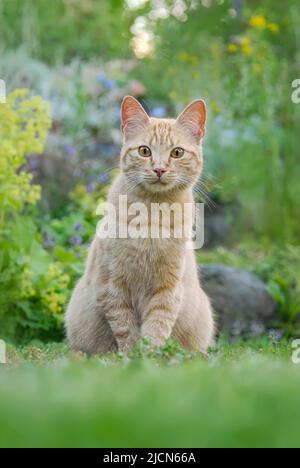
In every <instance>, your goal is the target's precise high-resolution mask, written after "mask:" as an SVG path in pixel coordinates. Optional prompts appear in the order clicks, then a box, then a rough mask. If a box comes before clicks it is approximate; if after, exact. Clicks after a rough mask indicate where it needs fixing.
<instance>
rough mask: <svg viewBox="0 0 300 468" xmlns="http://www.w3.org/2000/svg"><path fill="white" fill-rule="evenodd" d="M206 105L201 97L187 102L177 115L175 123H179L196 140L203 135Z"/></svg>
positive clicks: (198, 141)
mask: <svg viewBox="0 0 300 468" xmlns="http://www.w3.org/2000/svg"><path fill="white" fill-rule="evenodd" d="M205 122H206V105H205V102H204V101H203V100H202V99H197V100H196V101H193V102H192V103H191V104H189V105H188V106H187V107H186V108H185V109H184V111H182V112H181V114H180V115H179V116H178V117H177V120H176V123H177V124H179V125H181V126H182V127H183V128H184V130H185V131H186V132H187V133H189V134H190V135H191V136H192V137H193V138H194V139H195V141H196V142H197V144H199V143H200V140H201V138H203V137H204V135H205Z"/></svg>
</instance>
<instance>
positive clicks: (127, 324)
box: [105, 287, 140, 352]
mask: <svg viewBox="0 0 300 468" xmlns="http://www.w3.org/2000/svg"><path fill="white" fill-rule="evenodd" d="M105 317H106V319H107V321H108V323H109V325H110V328H111V330H112V332H113V335H114V337H115V340H116V342H117V345H118V351H121V352H124V351H130V350H131V349H132V348H133V346H134V345H135V343H136V341H137V340H138V339H139V337H140V332H139V329H138V325H137V323H136V319H135V316H134V311H133V309H132V306H131V304H130V301H129V300H128V297H127V295H126V294H124V291H122V290H121V289H118V288H116V287H113V288H111V287H110V291H109V295H108V296H107V297H106V301H105Z"/></svg>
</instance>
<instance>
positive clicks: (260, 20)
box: [249, 15, 267, 29]
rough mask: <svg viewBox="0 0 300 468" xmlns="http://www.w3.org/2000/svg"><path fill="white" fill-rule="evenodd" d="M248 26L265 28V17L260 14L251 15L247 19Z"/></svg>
mask: <svg viewBox="0 0 300 468" xmlns="http://www.w3.org/2000/svg"><path fill="white" fill-rule="evenodd" d="M249 24H250V26H252V27H253V28H257V29H265V28H266V26H267V21H266V18H265V17H264V16H262V15H256V16H252V18H250V21H249Z"/></svg>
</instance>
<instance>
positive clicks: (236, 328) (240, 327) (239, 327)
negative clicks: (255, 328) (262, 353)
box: [231, 320, 247, 336]
mask: <svg viewBox="0 0 300 468" xmlns="http://www.w3.org/2000/svg"><path fill="white" fill-rule="evenodd" d="M246 328H247V324H246V322H245V321H244V320H236V321H235V322H234V323H233V325H232V330H231V333H232V335H234V336H239V335H242V333H243V332H244V331H245V330H246Z"/></svg>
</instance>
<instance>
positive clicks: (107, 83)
mask: <svg viewBox="0 0 300 468" xmlns="http://www.w3.org/2000/svg"><path fill="white" fill-rule="evenodd" d="M97 81H98V83H100V84H101V85H102V86H104V88H106V89H108V90H109V91H112V90H114V89H116V88H117V84H116V82H115V81H114V80H112V79H110V78H107V76H106V75H105V74H104V73H103V72H101V73H99V75H98V76H97Z"/></svg>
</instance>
